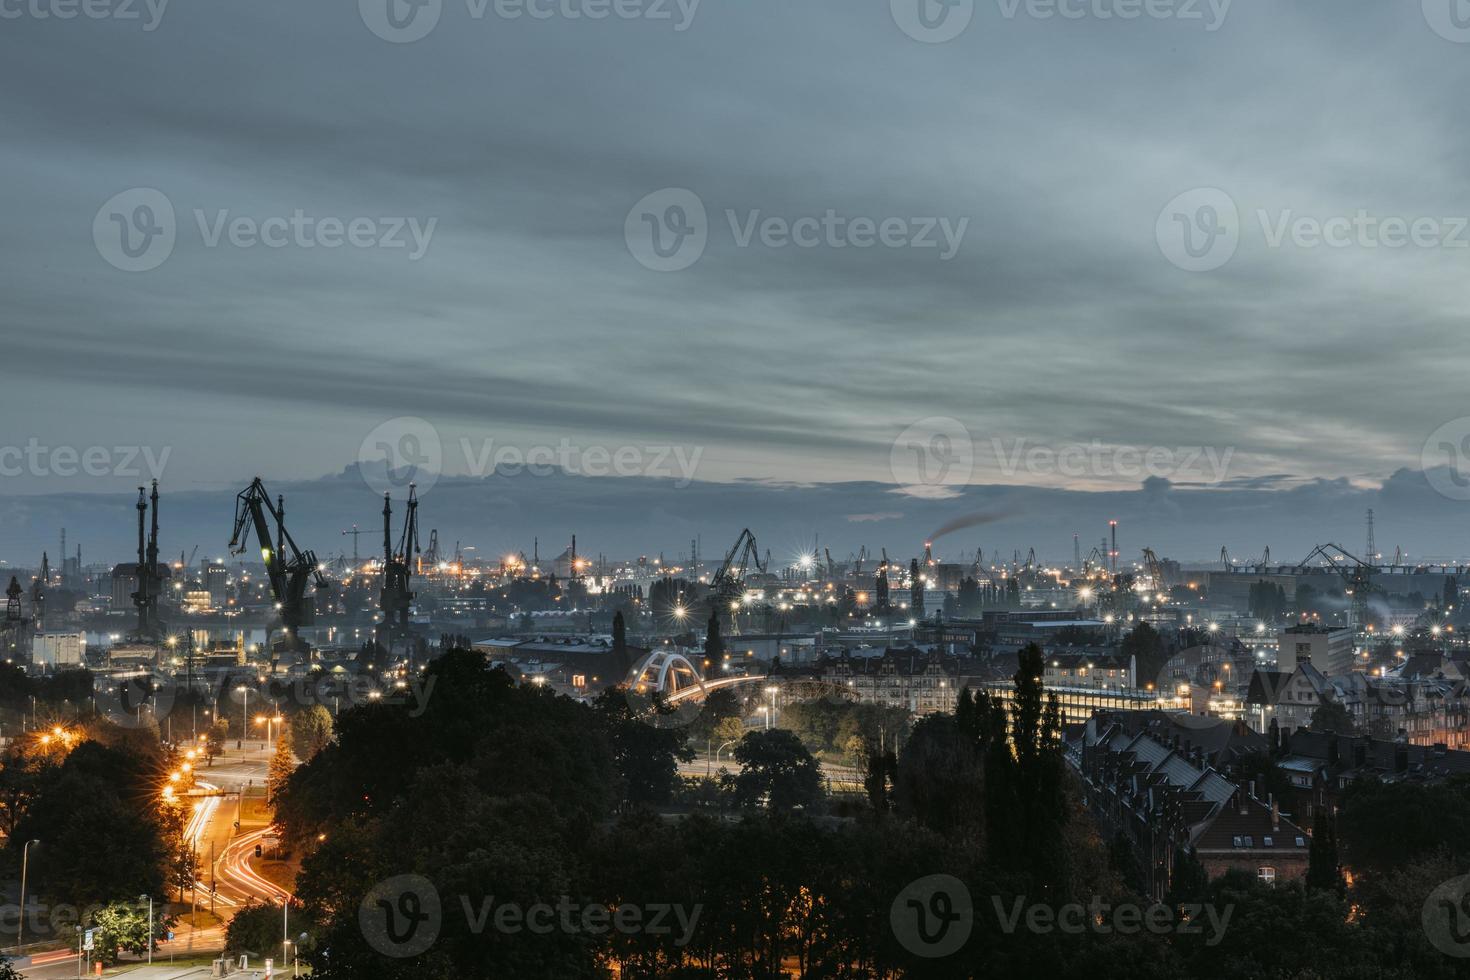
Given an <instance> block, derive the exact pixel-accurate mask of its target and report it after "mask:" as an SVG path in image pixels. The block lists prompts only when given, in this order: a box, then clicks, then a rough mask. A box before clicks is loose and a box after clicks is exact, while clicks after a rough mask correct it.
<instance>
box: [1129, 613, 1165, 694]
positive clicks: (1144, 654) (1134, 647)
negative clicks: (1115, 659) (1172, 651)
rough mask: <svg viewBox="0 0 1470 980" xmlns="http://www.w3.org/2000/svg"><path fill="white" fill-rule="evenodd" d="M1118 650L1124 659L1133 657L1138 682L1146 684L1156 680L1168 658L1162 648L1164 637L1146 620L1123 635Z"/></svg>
mask: <svg viewBox="0 0 1470 980" xmlns="http://www.w3.org/2000/svg"><path fill="white" fill-rule="evenodd" d="M1119 652H1120V653H1121V654H1122V655H1123V657H1124V658H1125V659H1126V658H1127V657H1133V658H1134V662H1135V663H1136V665H1137V667H1138V683H1139V684H1140V685H1147V684H1151V683H1154V682H1155V681H1157V680H1158V676H1159V671H1161V670H1163V669H1164V664H1165V662H1166V661H1167V660H1168V655H1167V652H1166V651H1165V649H1164V638H1163V637H1161V636H1160V635H1159V631H1158V630H1156V629H1154V628H1153V627H1152V626H1150V625H1149V624H1148V623H1146V622H1140V623H1139V624H1138V625H1137V626H1135V627H1133V629H1132V630H1131V631H1129V633H1128V635H1127V636H1125V637H1123V642H1122V644H1121V646H1120V647H1119Z"/></svg>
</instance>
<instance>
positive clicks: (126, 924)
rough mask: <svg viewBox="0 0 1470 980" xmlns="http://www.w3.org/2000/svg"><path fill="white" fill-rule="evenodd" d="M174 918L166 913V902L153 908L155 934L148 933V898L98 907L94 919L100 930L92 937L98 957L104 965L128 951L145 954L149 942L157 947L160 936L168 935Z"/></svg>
mask: <svg viewBox="0 0 1470 980" xmlns="http://www.w3.org/2000/svg"><path fill="white" fill-rule="evenodd" d="M172 921H173V920H172V919H170V918H169V917H167V916H165V915H164V914H163V903H162V902H157V903H155V905H154V909H153V935H152V937H151V939H150V936H149V934H148V901H147V900H146V899H144V900H142V901H132V902H113V903H112V904H111V905H108V906H106V907H105V908H102V909H99V910H98V911H97V913H96V915H95V917H94V919H93V922H94V925H95V926H96V928H97V930H98V931H97V934H96V935H95V936H94V937H93V943H94V952H95V953H96V958H97V959H98V960H99V961H101V962H102V964H103V965H104V966H113V965H115V964H116V963H117V961H118V954H119V953H120V952H123V951H126V952H129V953H132V954H133V955H134V956H146V955H147V953H148V947H149V945H150V942H151V944H152V945H154V946H155V947H156V946H157V943H158V937H159V936H163V935H166V934H167V932H168V928H169V926H170V925H172Z"/></svg>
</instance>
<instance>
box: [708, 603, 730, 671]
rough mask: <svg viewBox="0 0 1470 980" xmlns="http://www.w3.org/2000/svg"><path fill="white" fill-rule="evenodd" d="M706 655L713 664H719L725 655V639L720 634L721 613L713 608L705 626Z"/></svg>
mask: <svg viewBox="0 0 1470 980" xmlns="http://www.w3.org/2000/svg"><path fill="white" fill-rule="evenodd" d="M704 656H705V659H706V660H708V661H709V662H710V663H711V664H718V663H719V662H720V661H721V660H722V659H724V656H725V640H724V638H723V637H721V636H720V614H719V613H718V612H714V611H713V610H712V611H711V612H710V614H709V622H708V623H706V624H705V627H704Z"/></svg>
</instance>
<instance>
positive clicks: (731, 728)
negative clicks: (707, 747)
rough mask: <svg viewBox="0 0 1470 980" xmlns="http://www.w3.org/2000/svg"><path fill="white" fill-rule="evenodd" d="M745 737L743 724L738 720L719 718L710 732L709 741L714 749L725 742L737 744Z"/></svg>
mask: <svg viewBox="0 0 1470 980" xmlns="http://www.w3.org/2000/svg"><path fill="white" fill-rule="evenodd" d="M744 737H745V723H744V722H743V721H741V720H740V719H739V718H721V719H720V720H719V722H717V723H716V724H715V727H714V729H713V730H712V731H711V732H710V741H712V742H714V743H715V746H716V747H719V746H722V745H724V744H725V743H727V742H738V741H740V740H741V739H742V738H744Z"/></svg>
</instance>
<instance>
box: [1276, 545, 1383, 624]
mask: <svg viewBox="0 0 1470 980" xmlns="http://www.w3.org/2000/svg"><path fill="white" fill-rule="evenodd" d="M1314 558H1321V559H1322V560H1323V561H1325V562H1327V564H1328V565H1329V566H1330V567H1331V568H1332V570H1333V571H1334V572H1336V573H1337V574H1338V576H1339V577H1340V578H1341V579H1342V580H1343V583H1344V584H1345V585H1346V586H1347V591H1348V592H1349V593H1350V594H1351V595H1352V597H1353V604H1352V613H1353V623H1354V625H1357V624H1362V623H1364V622H1366V621H1367V615H1368V596H1369V595H1371V594H1372V592H1373V589H1374V585H1373V574H1374V573H1375V572H1377V571H1378V568H1377V566H1375V565H1373V564H1371V563H1369V562H1366V561H1364V560H1363V559H1361V558H1359V557H1358V556H1357V555H1354V554H1353V553H1352V552H1350V551H1348V550H1347V549H1346V548H1344V547H1343V546H1342V545H1339V544H1333V543H1332V542H1330V541H1329V542H1328V543H1327V544H1319V545H1317V546H1316V547H1315V548H1313V549H1312V550H1311V551H1310V552H1309V553H1308V554H1307V557H1305V558H1303V559H1302V560H1301V561H1300V562H1298V563H1297V565H1296V568H1297V570H1299V571H1304V570H1310V569H1311V567H1312V566H1311V564H1310V563H1311V561H1312V559H1314Z"/></svg>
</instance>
